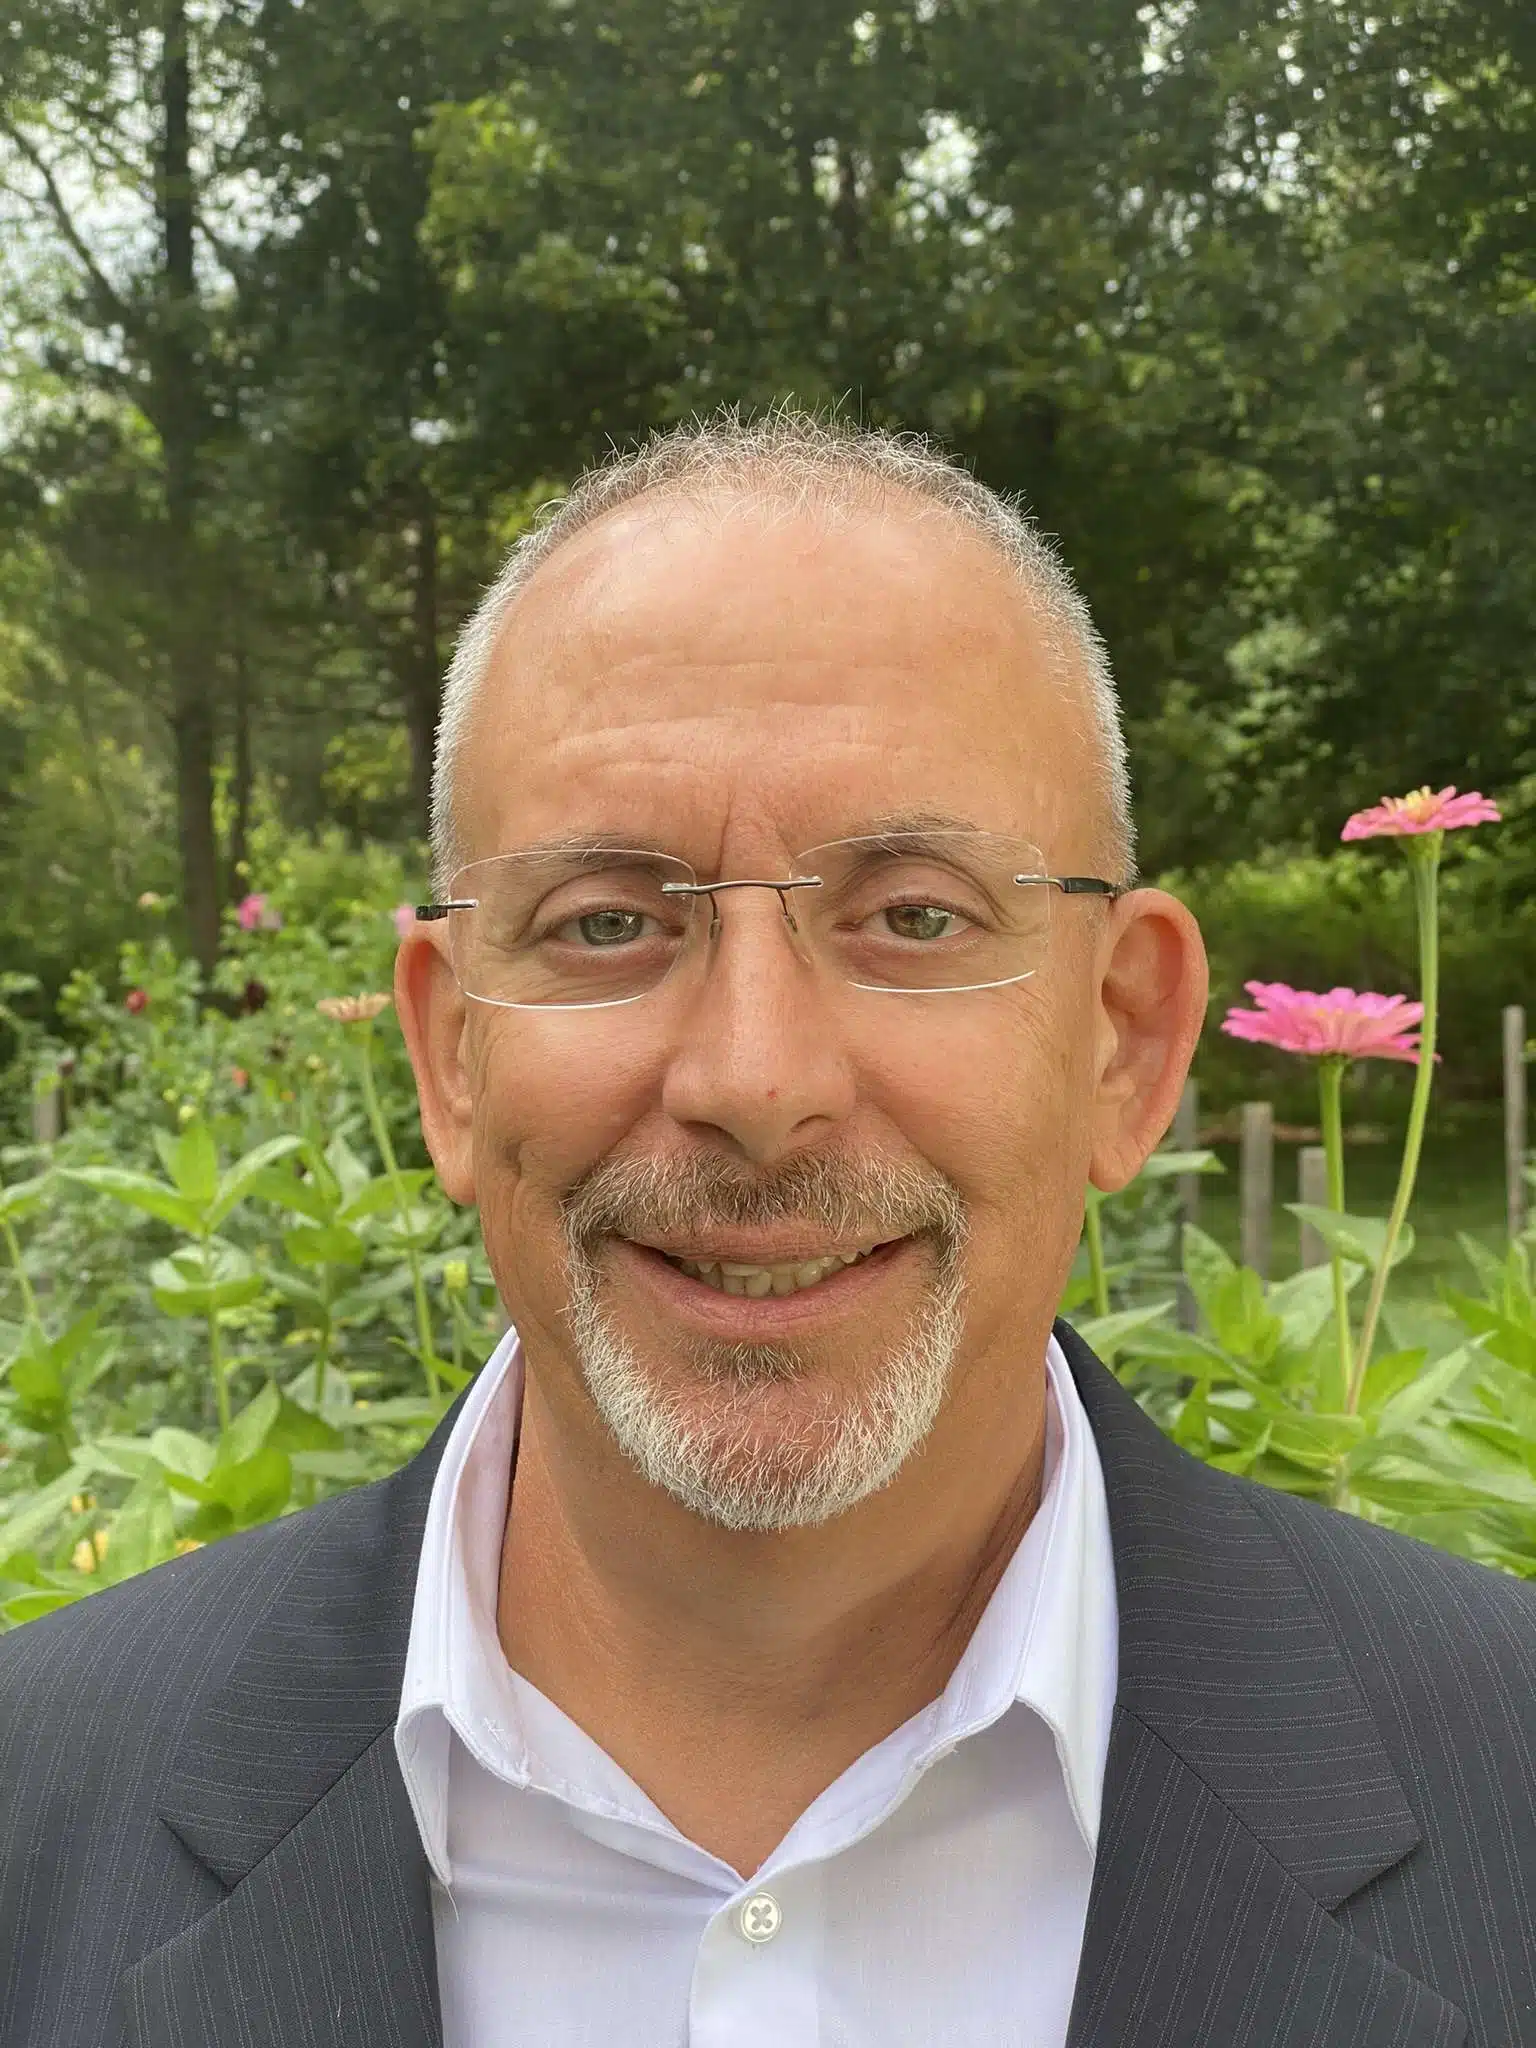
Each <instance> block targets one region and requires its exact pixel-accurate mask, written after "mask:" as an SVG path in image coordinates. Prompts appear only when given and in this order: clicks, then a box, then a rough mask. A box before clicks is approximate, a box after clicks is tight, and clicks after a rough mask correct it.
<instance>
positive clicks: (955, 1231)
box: [561, 1152, 966, 1256]
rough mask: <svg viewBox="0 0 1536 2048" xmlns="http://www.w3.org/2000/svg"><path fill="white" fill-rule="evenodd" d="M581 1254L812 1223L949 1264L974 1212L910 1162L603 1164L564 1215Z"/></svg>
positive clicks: (575, 1192) (694, 1159)
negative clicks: (941, 1257)
mask: <svg viewBox="0 0 1536 2048" xmlns="http://www.w3.org/2000/svg"><path fill="white" fill-rule="evenodd" d="M561 1208H562V1213H563V1215H564V1219H565V1228H566V1235H567V1238H568V1239H569V1241H570V1243H571V1245H572V1247H573V1248H574V1249H576V1250H578V1251H590V1250H591V1249H592V1247H593V1246H594V1245H595V1244H596V1243H597V1242H598V1240H599V1239H601V1238H603V1237H610V1236H616V1237H645V1236H650V1235H660V1236H687V1235H688V1234H690V1233H692V1232H696V1231H703V1230H707V1229H709V1228H710V1227H712V1226H713V1227H716V1228H727V1229H729V1228H733V1227H734V1228H737V1229H751V1228H754V1227H762V1226H766V1225H769V1224H776V1223H790V1222H795V1223H808V1224H811V1225H814V1226H816V1227H817V1228H819V1229H821V1230H824V1231H825V1232H826V1233H827V1234H828V1235H829V1236H832V1237H850V1238H870V1237H886V1238H890V1237H909V1236H918V1235H924V1234H926V1235H928V1236H931V1237H934V1238H936V1239H937V1240H938V1242H939V1244H940V1246H941V1248H943V1249H944V1250H945V1251H946V1252H947V1253H948V1254H949V1255H951V1256H953V1255H955V1254H957V1253H958V1251H959V1249H960V1247H961V1245H962V1244H963V1243H964V1241H965V1236H966V1211H965V1204H964V1201H963V1200H962V1198H961V1196H960V1193H959V1191H958V1190H957V1189H956V1188H955V1186H954V1185H953V1183H952V1182H950V1181H949V1180H947V1179H946V1178H945V1177H944V1175H943V1174H941V1173H939V1172H938V1171H937V1170H936V1169H934V1168H933V1167H929V1166H919V1165H915V1164H913V1163H911V1162H909V1161H906V1160H882V1159H858V1158H854V1157H851V1156H848V1155H840V1154H835V1153H827V1152H797V1153H793V1154H791V1156H790V1157H789V1158H788V1159H785V1160H783V1161H781V1162H780V1163H779V1164H778V1165H776V1166H772V1167H768V1168H761V1167H758V1168H751V1169H748V1168H743V1167H740V1166H738V1165H735V1164H734V1163H733V1162H731V1161H730V1160H726V1159H720V1158H716V1157H714V1156H713V1155H711V1154H709V1153H697V1152H696V1153H689V1154H686V1155H684V1156H682V1157H677V1158H666V1157H659V1158H658V1157H654V1156H652V1157H644V1158H627V1159H626V1158H613V1157H610V1158H608V1159H603V1160H600V1161H599V1162H598V1164H597V1165H596V1166H594V1167H593V1168H591V1169H590V1171H589V1172H587V1173H585V1174H583V1176H582V1177H581V1179H580V1180H579V1181H577V1182H576V1184H575V1185H574V1186H573V1187H572V1188H571V1189H570V1190H569V1192H568V1193H567V1195H566V1197H565V1200H564V1202H563V1203H562V1205H561Z"/></svg>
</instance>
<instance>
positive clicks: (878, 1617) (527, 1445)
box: [498, 1336, 1045, 1875]
mask: <svg viewBox="0 0 1536 2048" xmlns="http://www.w3.org/2000/svg"><path fill="white" fill-rule="evenodd" d="M1043 1350H1044V1338H1043V1336H1042V1338H1041V1344H1040V1352H1041V1355H1042V1357H1043ZM1016 1356H1017V1354H1015V1362H1014V1363H1013V1364H1012V1366H1011V1369H1010V1370H1008V1371H1007V1372H989V1371H987V1370H985V1369H984V1367H976V1368H973V1369H972V1370H970V1371H968V1372H967V1373H966V1374H965V1375H964V1376H963V1379H962V1381H961V1382H960V1383H959V1384H957V1385H956V1387H954V1388H953V1389H952V1390H951V1394H950V1397H949V1398H948V1399H947V1400H946V1403H945V1407H944V1410H943V1411H942V1413H941V1415H940V1418H939V1420H938V1422H937V1423H936V1425H935V1428H934V1430H933V1433H932V1435H931V1436H930V1438H929V1440H928V1442H927V1443H926V1444H925V1445H924V1447H923V1449H922V1451H921V1453H920V1454H919V1455H918V1456H916V1457H914V1458H913V1459H912V1460H911V1461H910V1463H909V1465H908V1467H907V1468H905V1469H904V1470H903V1472H901V1473H899V1474H898V1475H897V1477H896V1479H895V1480H893V1481H892V1483H891V1484H890V1485H889V1486H888V1487H886V1488H885V1489H884V1490H883V1491H882V1492H880V1493H878V1494H875V1495H873V1496H871V1497H870V1498H869V1499H868V1500H866V1501H863V1502H861V1503H860V1504H859V1506H858V1507H857V1508H855V1509H853V1510H851V1511H850V1512H849V1513H847V1514H845V1515H842V1516H840V1517H838V1518H837V1520H836V1521H834V1522H832V1523H829V1524H827V1525H825V1526H823V1527H820V1528H810V1529H793V1530H788V1531H785V1532H783V1533H780V1534H772V1535H758V1534H751V1533H741V1532H737V1531H729V1530H723V1529H719V1528H717V1527H715V1526H714V1525H713V1524H711V1523H708V1522H705V1521H704V1520H703V1519H702V1518H700V1517H699V1516H697V1515H695V1514H693V1513H691V1512H690V1511H689V1510H687V1509H685V1508H683V1507H682V1506H680V1505H679V1504H678V1503H677V1502H675V1501H673V1500H672V1499H671V1498H670V1496H667V1495H664V1494H661V1493H659V1492H658V1490H657V1489H656V1488H654V1487H652V1486H649V1485H648V1484H646V1482H644V1481H643V1480H642V1479H641V1478H640V1475H639V1474H638V1472H636V1471H635V1470H634V1469H633V1468H632V1467H631V1466H629V1465H628V1463H627V1462H626V1461H624V1460H623V1459H622V1458H621V1457H620V1456H619V1454H618V1452H617V1451H616V1450H615V1449H614V1448H613V1446H612V1444H611V1441H610V1440H609V1439H608V1438H607V1437H606V1433H605V1432H604V1431H603V1429H602V1425H601V1424H600V1423H599V1422H598V1421H597V1419H596V1417H595V1416H592V1415H590V1414H589V1413H586V1412H582V1411H578V1412H577V1413H575V1414H572V1413H568V1412H562V1410H561V1408H560V1407H559V1406H558V1405H557V1404H556V1403H552V1402H550V1401H549V1400H547V1399H546V1397H545V1393H544V1385H543V1379H542V1376H541V1375H540V1374H539V1372H538V1370H537V1367H536V1364H535V1363H534V1362H533V1361H530V1365H529V1374H528V1380H527V1385H526V1390H525V1394H524V1403H523V1416H522V1423H521V1428H520V1431H519V1440H518V1456H517V1468H516V1473H515V1477H514V1483H513V1490H512V1501H511V1507H510V1510H509V1513H508V1516H507V1525H506V1532H505V1538H504V1542H503V1549H502V1566H501V1588H500V1595H499V1601H498V1625H499V1632H500V1636H501V1642H502V1647H503V1650H504V1652H505V1654H506V1657H507V1661H508V1662H509V1663H510V1664H511V1666H512V1667H513V1669H514V1670H516V1671H518V1672H520V1673H521V1674H522V1675H523V1676H524V1677H525V1678H527V1679H528V1680H529V1681H530V1682H531V1683H532V1684H534V1685H536V1686H537V1687H538V1688H539V1690H540V1691H541V1692H543V1693H544V1694H545V1695H546V1696H547V1697H548V1698H550V1699H552V1700H553V1701H554V1702H555V1704H556V1705H557V1706H559V1707H560V1708H561V1709H562V1710H563V1711H564V1712H565V1713H567V1714H568V1715H569V1716H570V1717H571V1718H572V1719H573V1720H574V1721H576V1722H577V1723H578V1725H580V1726H581V1727H582V1728H584V1729H585V1730H586V1732H587V1733H588V1734H589V1735H590V1736H591V1737H592V1738H593V1740H594V1741H596V1742H597V1743H598V1744H600V1746H601V1747H602V1748H603V1749H604V1750H605V1751H606V1752H607V1753H608V1755H609V1756H611V1757H612V1758H613V1759H614V1761H615V1762H616V1763H617V1764H619V1766H620V1767H621V1768H622V1769H623V1770H625V1771H626V1772H627V1773H628V1774H629V1776H630V1777H631V1778H633V1779H634V1780H635V1782H636V1783H637V1784H638V1785H639V1786H640V1788H641V1789H642V1790H643V1791H644V1792H645V1793H646V1794H647V1796H648V1797H649V1798H650V1799H651V1800H652V1801H653V1802H654V1803H655V1804H656V1805H657V1806H659V1807H660V1808H661V1810H662V1812H664V1813H665V1814H666V1815H667V1816H668V1818H669V1819H670V1820H671V1821H672V1822H673V1824H674V1825H675V1826H676V1827H677V1828H678V1829H679V1830H680V1831H681V1832H682V1833H684V1834H685V1835H687V1836H689V1837H690V1838H691V1839H692V1840H694V1841H695V1842H698V1843H699V1844H700V1845H701V1846H702V1847H704V1848H706V1849H709V1850H711V1851H712V1852H713V1853H714V1854H716V1855H718V1856H720V1857H721V1858H722V1860H724V1861H725V1862H727V1863H729V1864H730V1865H731V1866H732V1867H733V1868H734V1869H736V1870H738V1871H740V1872H742V1873H743V1874H744V1875H745V1874H747V1873H749V1872H751V1871H752V1870H755V1869H756V1868H757V1867H758V1865H759V1864H760V1863H761V1862H762V1861H763V1860H764V1858H765V1857H766V1856H767V1855H768V1854H769V1853H770V1852H771V1850H772V1849H773V1848H774V1846H775V1845H776V1844H777V1843H778V1842H779V1841H780V1840H781V1839H782V1838H783V1836H784V1834H785V1833H786V1832H787V1830H788V1828H789V1826H790V1825H791V1824H792V1823H793V1821H794V1820H795V1819H796V1818H797V1817H798V1816H799V1814H800V1813H802V1812H803V1811H804V1810H805V1808H806V1807H807V1806H808V1805H809V1804H810V1803H811V1801H812V1800H813V1799H815V1798H816V1796H817V1795H818V1793H820V1792H822V1791H823V1790H825V1788H826V1787H827V1786H828V1785H829V1784H831V1783H832V1782H833V1780H834V1779H835V1778H837V1777H838V1776H840V1775H841V1773H842V1772H843V1771H844V1770H846V1769H847V1768H848V1766H849V1765H850V1764H851V1763H852V1762H853V1761H854V1760H855V1759H856V1758H857V1757H859V1756H860V1755H862V1754H863V1753H864V1752H865V1751H866V1750H867V1749H869V1748H872V1747H873V1746H874V1744H875V1743H877V1742H879V1741H881V1740H882V1739H883V1738H884V1737H885V1736H886V1735H888V1734H889V1733H890V1732H891V1731H892V1730H893V1729H895V1728H897V1727H899V1726H900V1725H901V1724H902V1722H904V1721H906V1720H909V1719H910V1718H911V1716H912V1715H913V1714H915V1713H917V1712H919V1711H920V1710H921V1709H922V1708H923V1707H924V1706H926V1705H927V1704H928V1703H929V1702H930V1701H931V1700H933V1699H936V1698H937V1697H938V1695H939V1694H940V1693H941V1692H942V1691H943V1689H944V1687H945V1685H946V1684H947V1682H948V1680H949V1678H950V1675H951V1674H952V1672H953V1671H954V1668H955V1666H956V1664H957V1663H958V1662H959V1660H960V1657H961V1655H962V1653H963V1651H964V1649H965V1646H966V1644H967V1642H968V1641H969V1640H970V1636H971V1632H972V1630H973V1629H974V1627H975V1625H976V1622H977V1621H978V1619H979V1618H980V1616H981V1613H982V1611H983V1609H984V1608H985V1606H986V1604H987V1601H988V1599H989V1598H990V1597H991V1594H992V1591H993V1589H994V1588H995V1586H996V1585H997V1582H998V1580H999V1579H1000V1578H1001V1576H1002V1573H1003V1571H1004V1569H1005V1568H1006V1566H1007V1563H1008V1560H1009V1559H1010V1558H1011V1557H1012V1555H1013V1552H1014V1549H1015V1548H1016V1546H1017V1544H1018V1540H1019V1538H1020V1536H1021V1535H1022V1534H1023V1532H1024V1530H1025V1528H1026V1527H1027V1526H1028V1524H1029V1521H1030V1518H1031V1516H1032V1515H1033V1513H1034V1511H1035V1507H1036V1505H1037V1504H1038V1501H1039V1497H1040V1481H1041V1472H1042V1468H1043V1460H1044V1445H1045V1375H1044V1371H1043V1365H1042V1368H1041V1369H1040V1370H1039V1371H1037V1372H1036V1373H1034V1374H1032V1375H1030V1376H1029V1377H1028V1378H1027V1379H1021V1376H1020V1375H1019V1373H1018V1371H1017V1366H1016ZM1000 1417H1003V1418H1005V1421H1004V1423H1003V1424H1002V1425H1000V1423H999V1418H1000Z"/></svg>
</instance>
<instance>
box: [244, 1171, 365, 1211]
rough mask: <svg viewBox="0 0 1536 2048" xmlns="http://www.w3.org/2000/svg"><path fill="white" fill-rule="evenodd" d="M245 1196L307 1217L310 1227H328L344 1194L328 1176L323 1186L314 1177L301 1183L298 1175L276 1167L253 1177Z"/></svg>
mask: <svg viewBox="0 0 1536 2048" xmlns="http://www.w3.org/2000/svg"><path fill="white" fill-rule="evenodd" d="M245 1192H246V1198H247V1200H250V1199H255V1200H256V1201H261V1202H271V1203H273V1204H274V1205H275V1206H276V1207H277V1208H280V1209H290V1210H292V1212H293V1214H294V1215H295V1216H307V1217H308V1218H309V1220H310V1222H311V1223H329V1222H330V1220H331V1218H332V1217H333V1216H334V1215H335V1214H336V1210H337V1206H338V1204H339V1202H340V1199H341V1191H340V1190H339V1189H338V1188H336V1187H335V1186H334V1185H333V1184H332V1182H331V1180H330V1177H329V1175H327V1177H326V1179H325V1181H323V1182H322V1181H319V1180H316V1179H314V1178H313V1177H311V1178H308V1179H305V1180H300V1178H299V1176H298V1175H297V1174H296V1173H284V1172H280V1171H279V1170H278V1169H277V1168H276V1167H264V1168H263V1169H262V1171H261V1172H260V1173H258V1174H256V1175H254V1176H253V1178H252V1181H251V1185H250V1186H249V1187H248V1188H247V1189H246V1191H245Z"/></svg>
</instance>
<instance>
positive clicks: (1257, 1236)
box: [1239, 1102, 1275, 1281]
mask: <svg viewBox="0 0 1536 2048" xmlns="http://www.w3.org/2000/svg"><path fill="white" fill-rule="evenodd" d="M1239 1156H1240V1165H1239V1181H1240V1200H1241V1203H1242V1249H1243V1264H1244V1265H1245V1266H1252V1268H1253V1269H1254V1271H1255V1272H1256V1273H1257V1274H1258V1276H1259V1278H1260V1279H1261V1280H1265V1281H1267V1280H1268V1278H1269V1237H1270V1216H1271V1212H1272V1210H1273V1208H1274V1200H1275V1112H1274V1106H1273V1104H1272V1103H1268V1102H1245V1103H1244V1104H1243V1123H1242V1142H1241V1149H1240V1155H1239Z"/></svg>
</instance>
